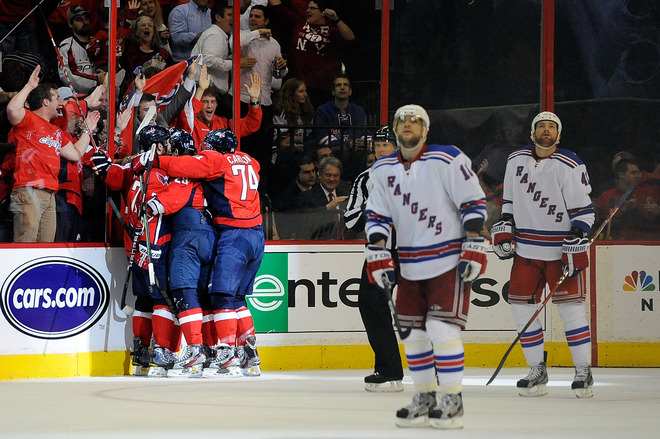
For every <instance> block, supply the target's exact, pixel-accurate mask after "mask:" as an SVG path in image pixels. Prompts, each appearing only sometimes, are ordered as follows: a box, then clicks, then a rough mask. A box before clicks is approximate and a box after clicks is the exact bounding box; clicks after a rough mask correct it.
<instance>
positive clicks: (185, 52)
mask: <svg viewBox="0 0 660 439" xmlns="http://www.w3.org/2000/svg"><path fill="white" fill-rule="evenodd" d="M218 3H220V2H218ZM208 4H209V0H190V1H189V2H188V3H185V4H182V5H179V6H177V7H176V8H174V9H172V11H171V12H170V15H169V19H168V20H169V23H168V27H169V30H170V43H171V47H172V58H174V61H176V62H179V61H183V60H186V59H188V58H189V57H190V55H191V51H192V48H193V47H194V46H195V44H196V43H197V40H199V38H200V37H201V35H202V33H203V32H204V31H205V30H206V29H208V28H209V27H211V21H212V19H211V10H210V9H209V6H208ZM197 53H199V52H197ZM204 61H205V62H207V60H206V59H205V60H204Z"/></svg>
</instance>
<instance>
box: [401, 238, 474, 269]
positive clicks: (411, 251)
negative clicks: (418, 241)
mask: <svg viewBox="0 0 660 439" xmlns="http://www.w3.org/2000/svg"><path fill="white" fill-rule="evenodd" d="M462 242H463V240H462V239H460V238H459V239H455V240H452V241H445V242H440V243H437V244H433V245H429V246H425V247H418V246H415V247H399V250H398V254H399V261H400V262H401V263H407V264H411V263H416V262H424V261H430V260H433V259H440V258H444V257H447V256H452V255H456V254H459V253H460V252H461V245H462Z"/></svg>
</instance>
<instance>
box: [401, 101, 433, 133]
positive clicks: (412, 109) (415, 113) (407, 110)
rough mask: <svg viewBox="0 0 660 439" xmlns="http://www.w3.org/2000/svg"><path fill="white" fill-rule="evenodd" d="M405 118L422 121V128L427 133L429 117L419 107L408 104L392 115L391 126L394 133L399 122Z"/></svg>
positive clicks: (429, 122) (429, 124) (429, 123)
mask: <svg viewBox="0 0 660 439" xmlns="http://www.w3.org/2000/svg"><path fill="white" fill-rule="evenodd" d="M406 116H412V117H419V118H420V119H422V123H423V124H424V128H426V130H427V131H428V130H429V129H430V127H431V121H430V119H429V115H428V114H426V110H425V109H423V108H422V107H420V106H419V105H415V104H408V105H404V106H403V107H399V109H398V110H396V113H394V123H393V124H392V125H393V126H394V130H395V131H396V126H397V124H398V123H399V121H401V120H403V119H405V117H406Z"/></svg>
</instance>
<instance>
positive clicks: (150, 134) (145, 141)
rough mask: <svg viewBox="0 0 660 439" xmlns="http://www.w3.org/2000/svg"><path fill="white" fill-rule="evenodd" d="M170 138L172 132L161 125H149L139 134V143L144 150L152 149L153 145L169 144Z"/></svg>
mask: <svg viewBox="0 0 660 439" xmlns="http://www.w3.org/2000/svg"><path fill="white" fill-rule="evenodd" d="M169 140H170V132H169V130H168V129H167V128H165V127H162V126H160V125H148V126H147V127H145V128H144V129H143V130H142V131H140V134H138V144H139V145H140V149H141V150H142V152H147V151H149V150H151V147H152V145H153V144H154V143H155V144H156V145H157V144H159V143H162V144H163V145H167V144H168V141H169Z"/></svg>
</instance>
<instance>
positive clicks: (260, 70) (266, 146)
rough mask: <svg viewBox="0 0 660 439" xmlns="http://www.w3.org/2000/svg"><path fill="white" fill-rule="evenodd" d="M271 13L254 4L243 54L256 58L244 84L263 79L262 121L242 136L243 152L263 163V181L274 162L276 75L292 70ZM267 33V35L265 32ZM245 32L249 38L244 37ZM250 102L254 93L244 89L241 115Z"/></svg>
mask: <svg viewBox="0 0 660 439" xmlns="http://www.w3.org/2000/svg"><path fill="white" fill-rule="evenodd" d="M269 24H270V13H269V11H268V10H267V9H266V7H265V6H260V5H256V6H252V7H251V11H250V18H249V26H250V32H241V56H242V57H245V58H251V59H254V61H255V63H254V64H253V65H252V66H251V67H246V68H243V67H241V84H247V83H248V82H249V79H250V75H251V74H253V73H256V74H257V75H259V77H260V78H261V112H262V124H261V126H260V127H259V130H257V131H256V132H255V133H253V134H250V135H249V136H247V137H245V138H244V139H241V151H243V152H245V153H247V154H249V155H250V156H251V157H252V158H254V159H256V160H257V161H258V162H259V164H260V165H261V170H260V173H261V178H260V181H261V182H262V184H263V183H267V175H268V171H269V169H270V164H271V156H272V152H271V146H270V140H269V139H267V138H266V128H267V127H270V125H271V123H272V120H273V100H272V97H271V94H272V82H273V78H278V79H281V78H283V77H284V76H285V75H286V74H287V72H288V69H287V67H286V60H285V59H284V58H282V51H281V49H280V45H279V43H278V42H277V41H275V39H274V38H273V37H272V35H271V32H270V29H269ZM261 32H263V36H262V33H261ZM244 35H245V37H246V38H244ZM249 105H250V96H249V95H248V93H247V90H246V89H245V88H241V114H242V115H243V114H246V113H247V111H248V108H249Z"/></svg>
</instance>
